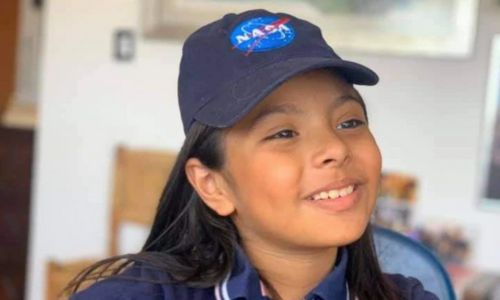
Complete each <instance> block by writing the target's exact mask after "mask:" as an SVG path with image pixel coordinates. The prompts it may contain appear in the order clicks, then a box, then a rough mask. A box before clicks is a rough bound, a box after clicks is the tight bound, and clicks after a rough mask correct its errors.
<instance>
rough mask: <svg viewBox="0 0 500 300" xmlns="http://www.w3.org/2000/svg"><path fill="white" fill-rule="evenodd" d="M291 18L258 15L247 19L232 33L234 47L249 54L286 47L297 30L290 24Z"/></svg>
mask: <svg viewBox="0 0 500 300" xmlns="http://www.w3.org/2000/svg"><path fill="white" fill-rule="evenodd" d="M289 21H290V18H286V17H283V18H277V17H258V18H253V19H250V20H248V21H245V22H243V23H241V24H239V25H238V26H236V28H235V29H234V30H233V32H232V33H231V37H230V38H231V43H232V44H233V49H234V48H236V49H239V50H240V51H243V52H245V54H246V55H249V54H250V53H252V52H265V51H270V50H273V49H277V48H281V47H284V46H286V45H288V44H290V43H291V42H292V41H293V39H294V38H295V30H294V29H293V27H292V26H291V25H290V24H288V22H289Z"/></svg>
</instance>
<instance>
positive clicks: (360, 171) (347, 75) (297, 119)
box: [69, 10, 437, 300]
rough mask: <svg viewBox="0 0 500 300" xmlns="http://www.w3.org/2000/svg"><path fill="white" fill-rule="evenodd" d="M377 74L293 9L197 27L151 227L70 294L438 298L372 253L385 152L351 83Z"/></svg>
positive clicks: (186, 51)
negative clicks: (178, 141) (172, 153)
mask: <svg viewBox="0 0 500 300" xmlns="http://www.w3.org/2000/svg"><path fill="white" fill-rule="evenodd" d="M377 81H378V77H377V75H376V74H375V73H374V72H373V71H371V70H370V69H368V68H366V67H364V66H361V65H359V64H356V63H353V62H348V61H345V60H342V59H341V58H340V57H339V56H338V55H337V54H336V53H335V52H334V51H333V50H332V49H331V48H330V47H329V46H328V45H327V44H326V42H325V41H324V40H323V37H322V36H321V31H320V30H319V28H318V27H316V26H314V25H313V24H311V23H308V22H306V21H304V20H301V19H298V18H296V17H293V16H291V15H287V14H281V13H279V14H274V13H270V12H268V11H264V10H253V11H247V12H244V13H241V14H238V15H236V14H229V15H226V16H224V17H223V18H222V19H220V20H218V21H216V22H214V23H211V24H208V25H206V26H204V27H202V28H200V29H199V30H198V31H196V32H195V33H193V34H192V35H191V36H190V37H189V38H188V39H187V40H186V42H185V44H184V48H183V57H182V61H181V65H180V75H179V90H178V92H179V105H180V110H181V116H182V121H183V126H184V130H185V133H186V140H185V142H184V145H183V147H182V149H181V151H180V153H179V155H178V159H177V162H176V164H175V167H174V168H173V170H172V173H171V175H170V178H169V180H168V182H167V185H166V187H165V190H164V192H163V195H162V197H161V199H160V203H159V206H158V209H157V213H156V217H155V219H154V223H153V226H152V229H151V233H150V235H149V237H148V239H147V241H146V243H145V245H144V247H143V249H142V251H141V252H140V253H137V254H129V255H122V256H118V257H113V258H110V259H106V260H104V261H101V262H99V263H97V264H95V265H93V266H91V267H89V268H88V269H87V270H85V271H84V272H83V273H82V274H81V275H80V276H79V277H77V278H76V280H74V281H73V282H72V283H71V284H70V286H69V289H71V290H72V291H73V292H75V291H76V290H77V289H78V286H79V285H80V284H81V283H82V282H83V281H85V280H87V279H101V278H104V277H107V278H106V279H105V280H101V281H99V282H98V283H95V284H94V285H92V286H91V287H90V288H88V289H86V290H84V291H81V292H78V293H76V294H74V295H73V296H72V299H74V300H82V299H225V300H229V299H286V300H296V299H322V300H327V299H355V298H357V299H380V300H387V299H437V298H436V297H435V296H434V295H433V294H431V293H429V292H426V291H425V290H424V289H423V287H422V285H421V284H420V283H419V282H418V281H417V280H415V279H407V278H405V277H403V276H401V275H385V274H382V272H381V270H380V267H379V265H378V262H377V258H376V255H375V252H374V248H373V244H372V233H371V229H370V225H369V219H370V215H371V212H372V210H373V207H374V205H375V199H376V196H377V189H378V184H379V177H380V171H381V157H380V152H379V149H378V147H377V144H376V142H375V140H374V138H373V136H372V134H371V133H370V130H369V128H368V126H367V124H368V120H367V113H366V107H365V104H364V102H363V99H362V98H361V96H360V94H359V93H358V92H357V91H356V89H355V88H354V87H353V84H363V85H374V84H376V83H377ZM115 263H116V264H115ZM110 269H111V270H112V271H111V272H108V270H110ZM110 273H111V274H110Z"/></svg>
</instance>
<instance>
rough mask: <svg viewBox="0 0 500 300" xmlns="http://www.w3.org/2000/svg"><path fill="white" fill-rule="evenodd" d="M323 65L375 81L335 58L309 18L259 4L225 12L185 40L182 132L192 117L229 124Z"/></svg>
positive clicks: (374, 77)
mask: <svg viewBox="0 0 500 300" xmlns="http://www.w3.org/2000/svg"><path fill="white" fill-rule="evenodd" d="M322 68H332V69H335V70H336V71H337V72H338V73H339V74H340V75H342V76H343V77H344V78H345V79H346V80H347V81H348V82H350V83H352V84H360V85H374V84H376V83H377V82H378V76H377V74H376V73H375V72H374V71H372V70H371V69H369V68H367V67H365V66H363V65H361V64H358V63H355V62H351V61H347V60H343V59H342V58H340V57H339V56H338V55H337V54H336V53H335V51H334V50H333V49H332V48H331V47H330V46H329V45H328V44H327V43H326V41H325V40H324V38H323V36H322V34H321V30H320V29H319V27H317V26H316V25H314V24H312V23H309V22H308V21H305V20H302V19H299V18H297V17H294V16H292V15H289V14H286V13H272V12H269V11H266V10H263V9H257V10H250V11H246V12H243V13H240V14H234V13H232V14H227V15H225V16H224V17H222V18H221V19H219V20H217V21H215V22H212V23H210V24H207V25H205V26H203V27H201V28H200V29H198V30H197V31H195V32H194V33H192V34H191V35H190V36H189V37H188V38H187V39H186V41H185V43H184V46H183V49H182V59H181V63H180V72H179V81H178V96H179V107H180V112H181V117H182V123H183V127H184V132H185V133H187V132H188V130H189V128H190V127H191V125H192V124H193V122H194V121H198V122H201V123H203V124H206V125H209V126H213V127H218V128H226V127H230V126H232V125H234V124H235V123H236V122H238V121H239V120H240V119H241V118H243V117H244V116H245V115H246V114H247V113H248V112H250V110H251V109H252V108H253V107H255V105H257V104H258V103H259V102H260V101H261V100H262V99H263V98H264V97H265V96H267V95H268V94H269V93H270V92H271V91H273V90H274V89H275V88H276V87H278V86H279V85H280V84H282V83H283V82H285V81H286V80H287V79H289V78H291V77H293V76H295V75H298V74H300V73H304V72H307V71H310V70H313V69H322Z"/></svg>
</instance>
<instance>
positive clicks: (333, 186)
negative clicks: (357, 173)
mask: <svg viewBox="0 0 500 300" xmlns="http://www.w3.org/2000/svg"><path fill="white" fill-rule="evenodd" d="M350 185H354V188H355V189H357V188H358V187H359V186H360V185H361V181H360V180H356V179H353V178H344V179H342V180H339V181H335V182H331V183H328V184H326V185H324V186H322V187H320V188H318V189H315V190H314V191H313V192H311V193H309V194H308V195H307V196H305V197H304V200H311V199H312V197H313V196H314V195H316V194H318V193H321V192H328V191H330V190H339V189H342V188H346V187H348V186H350Z"/></svg>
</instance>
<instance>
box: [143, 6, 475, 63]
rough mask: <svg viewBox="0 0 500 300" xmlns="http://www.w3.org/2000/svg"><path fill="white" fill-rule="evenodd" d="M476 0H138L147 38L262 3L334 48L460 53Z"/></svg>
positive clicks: (179, 32) (465, 52) (469, 35)
mask: <svg viewBox="0 0 500 300" xmlns="http://www.w3.org/2000/svg"><path fill="white" fill-rule="evenodd" d="M478 2H479V0H380V1H372V0H143V1H141V5H142V7H143V10H142V12H143V13H142V27H143V28H142V29H143V34H144V36H145V37H147V38H161V39H181V40H183V39H184V38H186V37H187V35H189V34H190V33H191V32H193V31H194V30H195V29H196V28H198V27H200V26H202V25H203V24H206V23H208V22H210V21H213V20H216V19H218V18H220V17H221V16H223V15H224V14H226V13H228V12H241V11H244V10H248V9H253V8H265V9H268V10H270V11H273V12H280V11H284V12H288V13H291V14H293V15H295V16H297V17H300V18H304V19H306V20H311V21H312V22H313V23H315V24H317V25H318V26H319V27H320V28H322V30H323V35H324V36H325V38H326V39H327V41H328V42H330V43H331V44H332V45H335V49H345V50H349V51H360V52H371V53H383V54H396V55H418V56H428V57H456V58H463V57H467V56H469V54H471V52H472V48H473V43H474V37H475V31H476V21H477V10H478Z"/></svg>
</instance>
